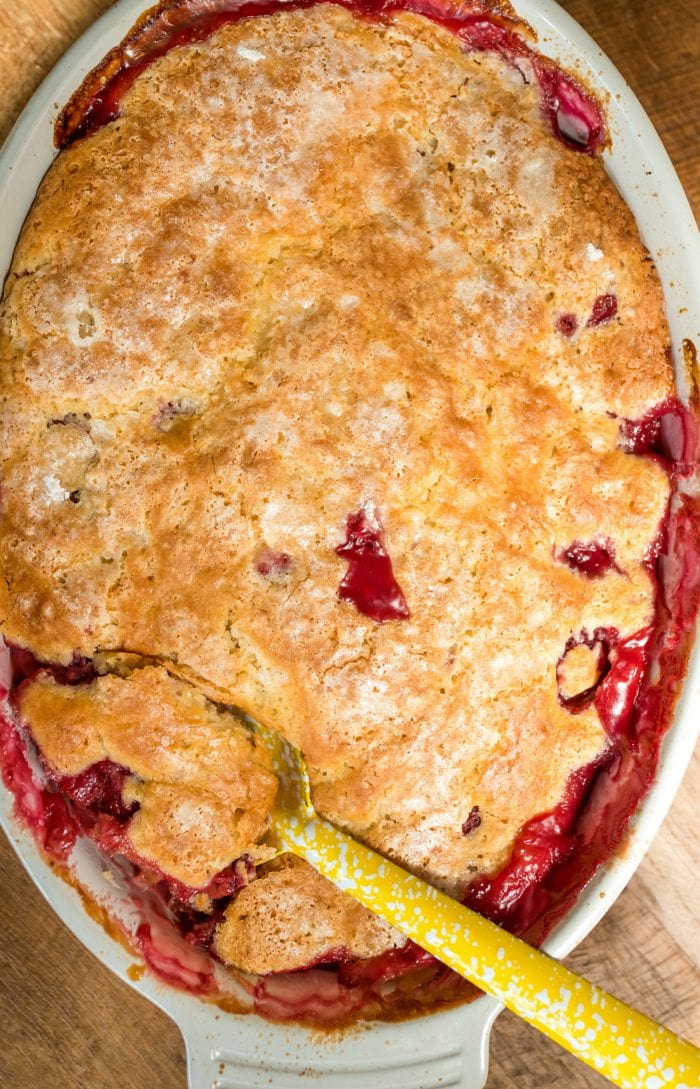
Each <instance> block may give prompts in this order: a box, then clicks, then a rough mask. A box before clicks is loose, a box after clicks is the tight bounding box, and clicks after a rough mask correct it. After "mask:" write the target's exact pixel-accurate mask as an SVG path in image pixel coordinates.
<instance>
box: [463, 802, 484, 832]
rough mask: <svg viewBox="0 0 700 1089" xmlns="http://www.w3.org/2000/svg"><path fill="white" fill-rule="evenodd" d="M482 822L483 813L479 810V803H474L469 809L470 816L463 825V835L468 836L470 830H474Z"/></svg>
mask: <svg viewBox="0 0 700 1089" xmlns="http://www.w3.org/2000/svg"><path fill="white" fill-rule="evenodd" d="M480 824H481V813H480V812H479V807H478V805H473V806H472V807H471V809H470V810H469V816H468V817H467V819H466V820H465V822H464V824H463V825H462V835H463V836H468V835H469V833H470V832H473V831H474V829H475V828H478V827H479V825H480Z"/></svg>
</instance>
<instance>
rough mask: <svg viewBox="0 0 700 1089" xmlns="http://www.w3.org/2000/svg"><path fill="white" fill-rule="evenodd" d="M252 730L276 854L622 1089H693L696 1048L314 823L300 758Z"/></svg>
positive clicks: (699, 1066) (697, 1072)
mask: <svg viewBox="0 0 700 1089" xmlns="http://www.w3.org/2000/svg"><path fill="white" fill-rule="evenodd" d="M254 725H255V729H256V732H257V733H258V735H259V737H260V738H261V740H262V741H264V743H265V745H266V746H267V748H268V750H269V752H270V755H271V757H272V761H273V766H274V769H275V772H276V774H277V776H278V778H279V781H280V787H279V791H278V796H277V800H276V803H275V808H274V811H273V813H272V819H271V831H272V835H273V837H274V840H275V845H276V846H277V847H278V849H279V853H280V854H282V853H285V852H290V853H291V854H295V855H299V856H300V857H301V858H305V859H306V861H307V862H309V863H311V865H312V866H313V867H314V868H315V869H316V870H318V872H319V873H321V874H323V876H324V877H327V878H329V879H330V880H331V881H333V882H334V883H335V884H336V885H338V887H339V888H341V889H342V890H343V891H344V892H347V893H349V894H350V896H353V897H354V898H355V899H356V900H359V901H360V903H362V904H364V905H365V907H368V908H369V909H370V910H371V911H373V912H374V913H375V914H376V915H379V916H381V918H382V919H385V920H386V921H387V922H388V923H391V924H392V925H393V926H395V927H396V928H397V929H398V930H400V931H401V932H402V933H403V934H405V936H406V937H407V938H412V939H413V941H414V942H416V943H417V944H418V945H420V946H421V947H422V948H423V949H426V950H427V951H428V952H429V953H432V954H433V956H435V957H437V958H438V959H439V960H441V961H442V962H443V964H447V965H449V967H450V968H453V969H454V971H455V972H459V974H460V975H462V976H464V977H465V978H466V979H469V980H471V981H472V983H476V984H477V985H478V986H479V987H480V988H481V989H482V990H483V991H486V992H488V994H490V995H493V996H494V998H497V999H498V1000H499V1001H500V1002H503V1004H504V1005H506V1006H507V1007H508V1009H510V1010H512V1011H513V1012H514V1013H516V1014H517V1015H518V1016H519V1017H522V1018H523V1020H525V1021H528V1022H529V1023H530V1024H531V1025H534V1026H535V1027H536V1028H538V1029H539V1030H540V1032H544V1033H545V1035H547V1036H549V1037H550V1038H551V1039H552V1040H556V1042H557V1043H558V1044H560V1045H561V1046H562V1047H564V1048H566V1050H567V1051H570V1052H571V1053H572V1055H576V1057H577V1058H579V1059H581V1060H582V1061H583V1062H585V1063H587V1064H588V1065H589V1066H591V1067H593V1069H594V1070H597V1071H598V1072H599V1073H600V1074H603V1075H604V1076H605V1077H607V1078H609V1079H610V1081H612V1082H613V1083H614V1084H615V1085H618V1086H620V1087H621V1089H699V1087H700V1049H698V1048H696V1047H694V1046H693V1044H691V1043H689V1042H688V1041H687V1040H683V1039H681V1038H680V1037H679V1036H676V1035H675V1034H674V1033H672V1032H670V1031H669V1030H668V1029H666V1028H664V1027H663V1025H659V1024H657V1023H656V1021H652V1020H651V1018H649V1017H645V1015H644V1014H642V1013H639V1012H638V1011H637V1010H634V1009H632V1008H631V1007H630V1006H627V1005H625V1003H624V1002H620V1001H619V999H617V998H614V997H613V996H612V995H610V994H608V993H607V992H606V991H602V990H600V988H598V987H595V986H594V985H593V984H592V983H589V982H588V981H587V980H585V979H582V978H581V977H580V976H577V975H576V974H575V973H574V972H571V971H570V970H569V969H568V968H565V967H564V966H563V965H561V964H559V963H558V961H555V960H552V958H551V957H548V956H547V955H546V954H545V953H542V952H540V951H539V950H537V949H533V948H532V947H531V946H529V945H527V944H526V943H525V942H523V941H521V940H520V939H519V938H514V937H513V935H512V934H509V933H508V932H507V931H505V930H502V929H501V928H500V927H499V926H496V924H495V923H491V922H489V921H488V919H484V918H482V917H481V916H480V915H477V914H476V912H474V911H471V910H470V909H469V908H467V907H464V905H462V904H460V903H458V902H457V901H456V900H452V899H451V898H450V897H449V896H447V895H445V893H442V892H439V891H438V890H437V889H435V888H433V887H432V886H431V885H428V884H427V883H426V882H425V881H421V880H420V878H418V877H414V876H413V875H412V874H410V873H407V872H406V870H403V869H401V867H400V866H397V865H395V863H393V862H390V861H389V860H388V859H386V858H384V857H383V856H382V855H379V854H377V853H376V851H373V850H372V849H371V848H370V847H366V846H365V845H364V844H363V843H359V842H358V841H357V840H354V839H353V838H352V837H351V836H349V835H347V833H345V832H341V831H340V830H339V829H338V828H335V827H334V826H333V825H332V824H329V823H328V822H327V821H325V820H323V819H322V818H321V817H319V816H317V814H316V813H315V812H314V809H313V806H312V804H311V793H310V789H309V780H308V777H307V774H306V769H305V767H304V762H303V760H302V757H301V754H300V753H299V751H298V750H297V749H295V748H294V747H293V746H292V745H290V744H289V743H288V742H286V741H284V740H283V739H282V738H280V736H279V735H278V734H275V733H273V732H272V731H271V730H268V729H266V728H265V727H263V726H260V725H259V724H258V723H255V724H254Z"/></svg>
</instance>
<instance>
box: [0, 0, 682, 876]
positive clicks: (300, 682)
mask: <svg viewBox="0 0 700 1089" xmlns="http://www.w3.org/2000/svg"><path fill="white" fill-rule="evenodd" d="M609 293H614V294H615V296H616V298H617V302H618V314H617V316H616V317H615V319H614V320H612V321H610V322H607V323H605V324H603V325H600V326H598V327H587V326H586V320H587V317H588V315H589V314H590V313H591V311H592V307H593V304H594V301H595V299H596V298H598V297H599V296H600V295H603V294H609ZM562 313H565V314H569V313H573V314H575V315H576V316H577V319H578V328H577V331H576V332H575V333H574V335H573V336H567V337H565V336H562V335H561V334H560V333H558V332H557V330H556V321H557V316H558V315H559V314H562ZM666 337H667V333H666V329H665V325H664V320H663V311H662V303H661V295H660V289H659V286H658V283H657V279H656V276H655V273H654V270H653V267H652V266H651V263H650V262H649V260H648V258H647V255H646V253H645V251H644V249H643V247H642V245H641V243H640V241H639V239H638V236H637V232H636V227H635V225H634V222H633V220H632V217H631V214H630V212H629V211H628V210H627V209H626V207H625V206H624V204H623V202H622V200H621V198H620V197H619V196H618V194H617V193H616V191H615V190H614V188H613V186H612V184H611V183H610V182H609V180H608V179H607V178H606V177H605V174H604V171H603V167H602V165H601V163H600V162H599V161H596V160H594V159H591V158H589V157H588V156H585V155H580V154H576V153H574V152H572V151H570V150H568V149H567V148H566V147H564V146H563V145H562V144H560V143H558V142H557V141H556V140H555V139H554V138H553V137H552V135H551V133H550V132H549V130H548V127H547V125H546V124H545V122H544V120H543V119H542V117H541V115H540V111H539V104H538V93H537V88H536V83H535V80H534V78H533V77H532V73H531V72H529V71H528V70H527V65H526V64H524V69H523V71H520V70H519V69H514V68H510V67H508V66H507V65H504V64H503V62H502V61H501V59H500V58H499V57H498V56H496V55H493V54H489V53H463V52H462V51H461V50H460V48H459V44H458V43H457V41H456V40H455V38H453V37H452V36H451V35H450V34H449V33H448V32H446V31H444V30H442V29H440V28H438V27H436V26H434V25H432V24H430V23H428V22H427V21H425V20H422V19H420V18H419V17H414V16H410V15H399V16H397V17H396V19H395V21H394V22H393V23H392V24H391V25H388V26H383V25H382V26H380V25H376V24H372V23H369V22H365V21H360V20H356V19H355V18H354V17H353V16H352V15H350V14H349V13H348V12H346V11H344V10H341V9H338V8H333V7H331V6H321V7H317V8H311V9H309V10H306V11H299V12H288V13H284V14H279V15H275V16H271V17H266V18H262V19H252V20H248V21H244V22H242V23H239V24H237V25H234V26H229V27H227V28H225V29H223V30H221V31H219V32H218V33H217V34H215V35H214V36H213V37H212V38H211V39H210V40H208V41H206V42H204V43H201V44H197V45H194V46H188V47H183V48H178V49H176V50H173V51H172V52H170V53H169V54H168V55H166V56H165V57H164V58H162V59H161V60H159V61H158V62H156V63H154V64H153V65H152V66H151V67H150V68H149V69H148V70H147V71H146V72H144V73H143V74H142V76H141V77H140V78H139V80H138V81H137V83H136V84H135V85H134V88H133V89H132V90H131V91H130V92H129V94H128V95H127V96H126V98H125V100H124V104H123V111H122V115H121V117H120V118H119V119H118V120H117V121H115V122H114V123H112V124H109V125H107V126H106V127H105V128H103V129H101V130H100V131H98V132H97V133H95V134H94V135H93V136H91V137H90V138H89V139H86V140H84V141H82V142H80V143H78V144H76V145H74V146H73V147H71V148H70V149H69V150H67V151H64V152H63V153H62V154H61V155H60V156H59V157H58V159H57V160H56V162H55V164H54V166H53V167H52V168H51V170H50V172H49V174H48V176H47V178H46V180H45V182H44V183H43V185H42V188H41V190H40V193H39V196H38V199H37V202H36V204H35V206H34V208H33V210H32V212H31V214H30V216H29V219H28V222H27V224H26V226H25V229H24V232H23V235H22V238H21V241H20V243H19V246H18V249H17V252H16V255H15V259H14V263H13V267H12V271H11V273H10V276H9V278H8V281H7V285H6V289H5V297H4V305H3V318H2V333H1V340H0V354H1V360H2V369H1V372H0V374H1V379H0V380H1V383H2V385H1V391H0V392H1V395H2V416H1V418H0V426H1V429H2V443H1V444H0V449H2V453H3V459H4V464H3V478H2V515H3V517H2V522H1V523H0V549H1V560H0V568H1V570H2V573H3V580H2V583H1V584H0V619H1V627H2V631H3V633H4V635H5V637H6V638H8V639H10V640H13V641H15V642H18V643H20V644H22V645H25V646H29V647H31V648H32V649H33V650H34V652H35V653H36V654H38V655H40V656H43V657H45V658H46V659H49V660H56V661H62V662H67V661H68V660H69V659H70V658H71V656H72V655H73V654H75V653H78V654H82V655H86V656H88V657H91V656H93V655H94V654H95V653H96V652H97V651H100V652H105V653H106V657H107V659H108V658H109V654H110V652H113V653H114V654H118V653H121V652H131V653H135V654H137V655H145V656H148V657H149V658H152V659H156V660H160V661H162V662H163V663H164V664H166V665H167V668H168V669H169V671H170V672H173V673H177V674H179V675H180V676H181V677H182V678H183V679H185V680H187V681H189V682H191V683H192V684H193V685H195V686H197V687H198V688H199V689H200V691H201V692H202V693H204V694H205V695H206V696H207V697H209V698H211V699H217V700H221V701H223V702H226V703H230V704H235V705H237V706H239V707H242V708H243V709H245V710H246V711H248V712H249V713H250V714H251V715H253V716H254V717H257V718H259V719H261V720H264V721H265V722H267V723H268V724H269V725H271V726H272V727H274V728H275V729H278V730H280V731H281V732H282V733H284V734H286V735H287V736H288V737H289V738H290V740H291V741H293V742H294V743H295V744H297V745H299V747H300V748H301V749H302V751H303V753H304V755H305V757H306V760H307V763H308V766H309V772H310V776H311V780H312V784H313V793H314V801H315V804H316V806H317V808H318V809H319V810H320V811H321V812H322V813H323V814H324V815H326V816H328V817H329V818H330V819H332V820H334V821H336V822H337V823H339V824H341V825H342V826H344V827H346V828H348V829H349V830H351V831H352V832H353V833H355V834H356V835H358V836H360V837H361V838H363V839H365V840H366V841H368V842H370V843H371V844H372V845H373V846H375V847H377V848H378V849H379V850H381V851H383V852H385V853H387V854H389V855H391V856H392V857H394V858H396V859H397V860H399V861H401V862H402V863H404V864H405V865H407V866H408V867H409V868H411V869H413V870H415V871H417V872H419V873H422V874H425V875H426V876H427V877H428V878H429V879H431V880H432V881H434V882H436V883H438V884H440V885H442V886H444V887H445V888H447V889H448V890H450V891H453V892H460V891H461V890H463V889H464V887H465V885H466V883H467V882H468V881H469V880H470V879H471V878H472V877H473V876H474V875H475V874H477V873H481V872H487V873H488V872H493V871H494V870H496V869H498V868H499V867H500V866H501V865H502V864H503V863H504V862H505V861H506V860H507V858H508V856H509V854H510V851H511V848H512V844H513V841H514V839H515V837H516V835H517V833H518V830H519V829H520V828H521V827H522V825H523V823H524V822H525V821H527V820H528V819H529V818H531V817H533V816H535V815H536V814H539V813H541V812H543V811H545V810H547V809H549V808H551V807H552V806H553V805H554V804H555V803H556V802H557V801H558V799H559V798H560V797H561V795H562V792H563V789H564V786H565V783H566V781H567V777H568V776H569V774H570V773H571V771H572V770H573V769H575V768H577V767H579V766H581V765H582V764H585V763H587V762H589V761H590V760H591V759H593V758H594V757H595V756H596V755H597V754H598V753H599V752H600V750H601V749H602V748H603V747H604V745H605V737H604V734H603V731H602V729H601V726H600V723H599V720H598V717H597V714H596V713H595V711H594V710H593V709H592V708H589V709H586V710H583V711H581V712H580V713H579V714H576V715H571V714H569V713H568V712H567V711H566V710H565V709H564V708H563V707H562V706H561V705H560V703H559V701H558V698H557V682H556V663H557V661H558V659H559V657H560V655H561V654H562V652H563V650H564V647H565V645H566V643H567V640H568V639H569V637H570V636H571V635H572V634H576V633H577V632H580V631H581V630H582V629H586V630H587V631H592V630H594V629H595V628H597V627H599V626H610V627H615V628H617V629H618V631H619V632H620V633H621V634H622V635H627V634H630V633H632V632H634V631H636V630H638V629H640V628H641V627H643V626H644V625H645V624H647V623H648V622H649V620H650V618H651V615H652V609H653V593H652V586H651V582H650V580H649V578H648V576H647V573H646V571H645V569H644V567H643V563H642V561H643V558H644V556H645V554H646V551H647V549H648V547H649V544H650V542H651V541H652V540H653V538H654V536H655V533H656V530H657V527H658V524H659V520H660V518H661V517H662V515H663V512H664V508H665V504H666V500H667V496H668V480H667V478H666V476H665V474H664V473H663V472H662V471H661V470H660V469H659V468H658V467H657V466H656V465H655V464H653V463H652V462H650V461H649V460H647V459H642V458H638V457H633V456H630V455H628V454H626V453H624V452H623V451H622V450H621V449H620V446H619V442H618V438H619V436H618V430H619V419H617V418H616V417H624V418H635V417H639V416H640V415H642V414H643V413H644V412H645V411H646V410H647V409H648V408H649V407H650V406H651V405H653V404H655V403H657V402H659V401H662V400H663V399H664V398H666V397H668V396H669V395H670V394H671V392H672V388H673V387H672V374H671V369H670V366H669V364H668V361H667V358H666V356H665V347H666ZM368 502H370V503H373V504H375V505H376V509H377V512H378V515H379V518H380V521H381V524H382V527H383V537H384V543H385V545H386V548H387V551H388V552H389V554H390V556H391V559H392V563H393V569H394V572H395V574H396V577H397V579H398V582H399V584H400V586H401V588H402V590H403V592H404V594H405V597H406V600H407V602H408V606H409V609H410V614H411V615H410V618H409V619H408V620H405V621H402V622H389V623H385V624H381V625H379V624H376V623H375V622H374V621H372V620H371V619H369V618H368V617H366V616H363V615H361V614H360V613H358V612H357V610H356V609H355V608H354V607H353V605H352V604H351V603H349V602H347V601H341V600H339V598H338V594H337V589H338V585H339V583H340V581H341V579H342V577H343V575H344V573H345V570H346V563H345V561H344V560H343V559H342V558H341V557H339V556H338V555H336V552H335V549H336V547H337V546H338V545H339V544H340V543H341V542H342V541H343V540H344V534H345V525H346V519H347V517H348V515H349V514H350V513H351V512H354V511H357V510H358V509H359V508H360V507H361V506H362V504H363V503H368ZM597 538H600V539H606V540H609V541H610V542H612V543H613V545H614V551H615V562H616V568H615V569H611V570H609V571H608V572H607V573H606V574H605V576H604V577H602V578H599V579H595V580H590V579H587V578H585V577H584V576H583V575H581V574H580V573H578V572H577V571H574V570H571V569H570V568H569V567H568V566H567V565H566V564H564V563H562V562H559V561H558V560H557V559H556V556H557V555H558V554H559V553H560V552H561V550H562V549H563V548H566V547H567V546H569V545H570V544H571V542H572V541H574V540H582V541H590V540H594V539H597ZM279 554H284V555H286V556H288V557H290V562H289V563H288V565H287V566H286V567H285V569H284V570H280V571H278V572H277V573H276V574H275V575H274V577H270V574H269V572H268V574H265V573H264V568H265V564H264V563H261V559H260V558H261V556H263V557H264V556H269V555H279ZM99 683H100V682H98V684H99ZM543 753H546V759H544V758H543ZM475 805H478V806H479V812H480V814H481V817H482V821H481V825H480V826H479V828H478V829H476V830H475V831H474V832H472V833H470V835H468V836H465V835H463V834H462V831H461V828H462V824H463V822H464V820H465V818H466V817H467V815H468V814H469V812H470V810H471V809H472V807H473V806H475ZM249 895H251V896H252V893H250V894H249Z"/></svg>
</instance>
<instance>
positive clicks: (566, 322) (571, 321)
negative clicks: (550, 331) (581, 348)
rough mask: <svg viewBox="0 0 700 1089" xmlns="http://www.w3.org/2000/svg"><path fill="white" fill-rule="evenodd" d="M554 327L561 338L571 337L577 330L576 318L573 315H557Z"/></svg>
mask: <svg viewBox="0 0 700 1089" xmlns="http://www.w3.org/2000/svg"><path fill="white" fill-rule="evenodd" d="M554 326H555V329H556V330H557V332H558V333H561V335H562V336H563V337H572V336H573V335H574V333H575V332H576V330H577V329H578V318H577V317H576V315H575V314H558V315H557V318H556V321H555V323H554Z"/></svg>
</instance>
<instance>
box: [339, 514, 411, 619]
mask: <svg viewBox="0 0 700 1089" xmlns="http://www.w3.org/2000/svg"><path fill="white" fill-rule="evenodd" d="M335 551H336V554H337V555H338V556H343V557H344V558H345V559H347V561H348V570H347V574H346V575H345V577H344V578H343V580H342V582H341V583H340V586H339V587H338V597H339V598H341V600H343V601H351V602H352V603H353V605H354V606H355V608H356V609H357V611H358V612H360V613H363V614H364V616H369V617H370V618H371V619H372V620H376V621H377V623H378V624H382V623H384V621H386V620H406V619H407V618H408V617H409V616H410V613H409V610H408V605H407V604H406V598H405V597H404V595H403V591H402V590H401V587H400V586H399V584H398V582H397V581H396V578H395V576H394V571H393V568H392V566H391V559H390V558H389V554H388V553H387V551H386V549H385V548H384V545H383V543H382V535H381V528H380V525H379V522H378V520H377V516H376V514H375V511H374V506H373V505H372V504H370V503H366V504H365V505H364V507H361V508H360V510H358V511H356V512H355V514H350V515H348V520H347V539H346V541H345V543H344V544H342V545H339V546H338V548H336V550H335Z"/></svg>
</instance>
